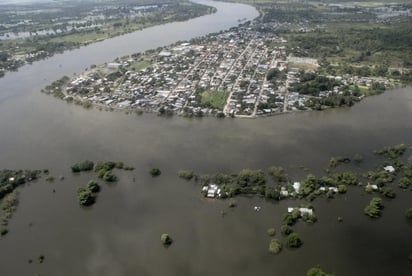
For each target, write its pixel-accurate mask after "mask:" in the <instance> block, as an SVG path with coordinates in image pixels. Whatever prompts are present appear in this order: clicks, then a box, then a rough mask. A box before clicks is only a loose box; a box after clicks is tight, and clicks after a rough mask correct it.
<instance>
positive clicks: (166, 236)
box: [160, 233, 173, 246]
mask: <svg viewBox="0 0 412 276" xmlns="http://www.w3.org/2000/svg"><path fill="white" fill-rule="evenodd" d="M160 241H161V242H162V244H163V245H165V246H170V245H171V244H172V242H173V240H172V238H171V237H170V236H169V234H167V233H163V234H162V235H161V236H160Z"/></svg>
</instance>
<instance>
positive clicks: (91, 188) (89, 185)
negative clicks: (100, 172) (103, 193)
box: [87, 180, 100, 193]
mask: <svg viewBox="0 0 412 276" xmlns="http://www.w3.org/2000/svg"><path fill="white" fill-rule="evenodd" d="M87 189H88V190H89V191H91V192H92V193H97V192H99V191H100V186H99V184H98V183H97V182H96V181H94V180H90V181H89V182H88V183H87Z"/></svg>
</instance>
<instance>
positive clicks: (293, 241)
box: [286, 233, 303, 248]
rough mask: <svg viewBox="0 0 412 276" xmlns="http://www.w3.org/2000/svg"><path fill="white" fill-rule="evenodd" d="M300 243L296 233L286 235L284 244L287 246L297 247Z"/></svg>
mask: <svg viewBox="0 0 412 276" xmlns="http://www.w3.org/2000/svg"><path fill="white" fill-rule="evenodd" d="M302 244H303V243H302V240H301V239H300V238H299V235H298V234H297V233H292V234H290V235H289V236H287V237H286V246H287V247H289V248H299V247H300V246H301V245H302Z"/></svg>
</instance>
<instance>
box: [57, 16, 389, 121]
mask: <svg viewBox="0 0 412 276" xmlns="http://www.w3.org/2000/svg"><path fill="white" fill-rule="evenodd" d="M318 67H319V63H318V61H317V60H316V59H314V58H309V57H296V56H292V55H290V54H289V50H288V48H287V40H285V39H284V38H282V37H280V36H277V35H274V34H271V33H266V32H261V31H259V30H256V28H251V27H250V26H248V25H247V24H244V26H241V27H237V28H232V29H231V30H229V31H226V32H221V33H219V34H213V35H209V36H206V37H204V38H198V39H193V40H191V41H189V42H179V43H177V44H174V45H171V46H168V47H164V48H158V49H156V50H151V51H147V52H145V53H138V54H134V55H131V56H126V57H122V58H118V59H116V60H115V61H114V62H110V63H106V64H103V65H99V66H96V65H92V66H91V67H90V68H89V69H88V70H86V71H85V72H84V73H82V74H80V75H77V76H75V77H74V78H73V79H71V80H70V81H69V82H68V83H67V87H65V89H63V94H64V98H65V99H66V100H69V101H73V100H74V101H76V102H80V103H86V106H91V105H95V106H98V107H100V108H103V107H106V108H110V109H120V110H136V111H137V112H143V111H146V112H158V113H159V114H161V115H172V114H180V115H183V116H195V117H202V116H208V115H209V116H217V117H224V116H230V117H243V118H254V117H257V116H264V115H274V114H280V113H284V112H291V111H298V110H312V109H322V108H325V107H334V106H341V105H342V103H343V104H346V105H349V106H350V105H352V104H353V102H354V101H358V100H360V99H361V98H362V97H363V96H364V95H363V93H361V90H360V88H363V89H372V88H373V89H376V88H379V89H382V90H384V89H385V88H387V87H390V86H391V82H390V81H389V80H388V79H386V78H378V77H358V76H354V75H349V74H345V75H339V76H332V75H328V76H320V75H319V73H317V69H318ZM308 76H310V77H309V78H308ZM309 81H312V82H315V83H316V82H322V83H323V85H322V86H321V87H311V84H309ZM52 88H53V87H52ZM49 92H50V91H49ZM51 93H53V91H51ZM331 98H333V99H335V98H337V99H338V102H340V103H341V104H336V105H335V104H329V102H330V101H328V100H324V101H322V99H329V100H330V99H331ZM348 99H349V100H348ZM320 105H321V106H320Z"/></svg>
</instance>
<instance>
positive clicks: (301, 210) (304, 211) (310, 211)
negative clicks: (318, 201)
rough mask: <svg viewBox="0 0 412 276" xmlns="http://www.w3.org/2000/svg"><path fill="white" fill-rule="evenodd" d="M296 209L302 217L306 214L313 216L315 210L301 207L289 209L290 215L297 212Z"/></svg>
mask: <svg viewBox="0 0 412 276" xmlns="http://www.w3.org/2000/svg"><path fill="white" fill-rule="evenodd" d="M295 209H298V210H299V212H300V215H301V216H302V215H304V214H309V215H313V209H310V208H305V207H301V208H296V207H288V213H292V212H293V210H295Z"/></svg>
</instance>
